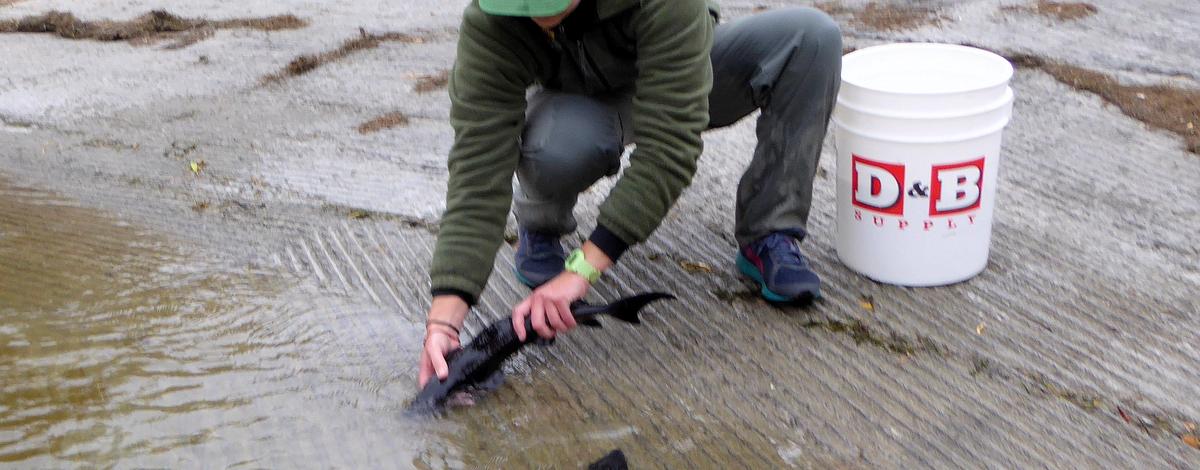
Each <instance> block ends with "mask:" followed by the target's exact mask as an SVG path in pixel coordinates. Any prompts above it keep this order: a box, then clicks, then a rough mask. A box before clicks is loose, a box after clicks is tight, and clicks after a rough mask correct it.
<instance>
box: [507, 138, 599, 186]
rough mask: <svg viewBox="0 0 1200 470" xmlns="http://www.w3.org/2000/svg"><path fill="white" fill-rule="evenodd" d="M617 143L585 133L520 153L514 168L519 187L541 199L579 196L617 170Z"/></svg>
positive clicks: (556, 139)
mask: <svg viewBox="0 0 1200 470" xmlns="http://www.w3.org/2000/svg"><path fill="white" fill-rule="evenodd" d="M621 151H622V146H621V143H620V141H619V139H614V138H612V137H610V136H602V135H597V134H592V135H588V133H563V134H558V135H556V136H554V137H552V138H550V139H548V140H545V141H543V142H542V144H541V145H540V146H539V147H538V148H535V149H524V150H523V151H522V155H521V161H520V163H519V164H518V166H517V178H518V179H519V180H520V182H521V185H522V186H523V187H525V188H527V189H530V190H532V192H534V193H536V194H539V195H542V196H545V197H557V196H569V195H574V194H579V193H581V192H583V191H584V190H586V189H587V188H588V187H590V186H591V185H592V184H593V183H595V182H596V181H597V180H599V179H600V178H602V177H604V176H605V175H611V174H615V173H616V170H618V169H619V168H620V158H621Z"/></svg>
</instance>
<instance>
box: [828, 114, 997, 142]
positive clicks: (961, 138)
mask: <svg viewBox="0 0 1200 470" xmlns="http://www.w3.org/2000/svg"><path fill="white" fill-rule="evenodd" d="M830 120H831V121H833V123H834V124H835V125H837V127H840V128H842V129H844V130H846V131H847V132H850V133H853V134H857V135H859V136H862V137H866V138H868V139H874V140H878V141H882V142H891V143H896V144H946V143H953V142H965V141H968V140H972V139H978V138H980V137H984V136H988V135H992V134H995V133H997V132H1001V131H1003V130H1004V128H1005V127H1008V123H1009V122H1010V121H1012V115H1011V114H1009V115H1008V116H1005V118H1004V119H1003V120H1001V121H1000V122H999V123H997V124H992V125H990V126H988V127H985V128H983V129H981V130H977V131H971V132H964V133H962V134H958V135H952V136H949V137H927V138H915V137H908V138H904V137H885V136H882V135H879V134H875V133H872V132H864V131H863V130H861V129H859V128H857V127H854V126H847V125H846V124H845V123H843V122H842V120H841V119H838V117H837V116H833V117H831V118H830Z"/></svg>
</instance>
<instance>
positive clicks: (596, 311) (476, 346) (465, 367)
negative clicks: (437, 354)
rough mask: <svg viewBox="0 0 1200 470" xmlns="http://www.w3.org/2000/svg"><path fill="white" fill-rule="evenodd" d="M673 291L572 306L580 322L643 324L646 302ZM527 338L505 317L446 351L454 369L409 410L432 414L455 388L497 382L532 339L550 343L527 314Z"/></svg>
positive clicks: (427, 388) (431, 384)
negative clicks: (610, 319)
mask: <svg viewBox="0 0 1200 470" xmlns="http://www.w3.org/2000/svg"><path fill="white" fill-rule="evenodd" d="M674 298H675V296H673V295H671V294H664V293H660V292H653V293H649V294H640V295H635V296H632V297H626V298H624V299H621V300H618V301H616V302H613V303H611V304H608V305H587V304H584V303H582V302H576V303H575V304H572V306H571V313H572V314H573V315H575V321H576V323H578V324H579V325H582V326H587V327H592V328H597V327H600V322H599V321H597V319H596V317H597V316H599V315H611V316H613V317H615V318H616V319H618V320H621V321H623V322H626V323H632V324H635V325H636V324H640V323H641V320H639V319H638V312H639V311H641V309H642V307H645V306H646V304H649V303H650V302H653V301H655V300H660V299H674ZM525 331H526V332H528V334H526V336H525V341H524V342H522V341H521V340H520V339H518V338H517V332H516V331H514V330H513V327H512V319H511V318H502V319H500V320H497V321H496V322H495V323H492V324H491V325H488V326H487V327H486V328H484V329H483V330H482V331H480V332H479V334H477V335H475V338H473V339H471V342H470V343H467V345H466V346H463V347H462V348H461V349H456V350H454V351H450V353H448V354H446V365H447V366H448V368H449V369H450V373H449V375H448V376H447V377H446V380H437V377H434V378H432V379H430V380H429V382H426V383H425V388H424V389H422V390H421V393H419V394H417V397H416V398H415V399H413V402H412V404H411V405H409V407H408V410H409V412H410V413H418V414H429V413H432V412H434V411H437V410H438V409H440V408H441V407H442V406H443V405H445V403H446V400H447V399H449V398H450V397H451V396H452V395H453V394H454V393H455V392H459V391H465V390H468V389H470V388H472V387H473V386H475V385H478V384H484V383H489V382H491V383H495V376H496V374H498V373H500V371H501V370H500V368H501V366H502V365H504V361H506V360H508V358H510V357H512V355H513V354H516V352H517V351H520V350H521V348H523V347H525V345H526V344H529V343H538V344H547V343H548V342H547V341H545V340H543V339H542V338H541V337H540V336H538V334H537V332H535V331H533V321H532V320H530V319H529V318H528V317H526V318H525Z"/></svg>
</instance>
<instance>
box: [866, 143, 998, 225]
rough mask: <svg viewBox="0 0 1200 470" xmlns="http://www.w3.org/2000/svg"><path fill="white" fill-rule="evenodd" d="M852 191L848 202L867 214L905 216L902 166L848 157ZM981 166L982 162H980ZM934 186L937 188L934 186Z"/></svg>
mask: <svg viewBox="0 0 1200 470" xmlns="http://www.w3.org/2000/svg"><path fill="white" fill-rule="evenodd" d="M851 157H852V158H853V166H852V169H851V172H852V173H853V174H852V175H851V178H852V179H853V184H854V189H853V191H852V193H851V201H852V202H853V203H854V205H855V206H858V207H861V208H863V209H867V210H869V211H874V212H881V213H884V214H891V215H897V216H902V215H904V191H902V190H901V185H902V184H903V182H904V165H898V164H893V163H882V162H877V161H873V160H868V159H866V158H863V157H860V156H858V155H853V154H852V155H851ZM979 164H980V166H982V165H983V161H982V160H981V161H980V162H979ZM935 187H936V186H935Z"/></svg>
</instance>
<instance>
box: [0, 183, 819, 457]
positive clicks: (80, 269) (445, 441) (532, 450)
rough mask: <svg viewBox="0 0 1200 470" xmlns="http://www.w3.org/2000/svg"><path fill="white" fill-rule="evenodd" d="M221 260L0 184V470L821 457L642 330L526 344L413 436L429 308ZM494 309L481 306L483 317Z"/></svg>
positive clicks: (649, 321)
mask: <svg viewBox="0 0 1200 470" xmlns="http://www.w3.org/2000/svg"><path fill="white" fill-rule="evenodd" d="M402 236H403V235H402ZM404 242H408V243H412V244H413V245H414V246H423V245H424V244H427V243H426V242H428V240H427V239H425V238H420V237H415V236H414V237H413V238H412V239H403V240H402V243H404ZM231 251H238V250H231ZM242 251H245V250H242ZM230 257H231V256H229V255H227V254H226V253H223V252H222V251H221V250H214V249H212V248H211V247H199V246H192V245H189V244H188V243H186V242H182V241H179V240H178V239H174V238H171V237H167V236H165V235H163V234H159V233H152V232H149V231H147V230H144V229H140V228H138V226H137V225H136V224H129V223H125V222H122V221H121V220H120V218H119V217H116V216H114V215H112V214H107V213H101V212H96V211H95V210H93V209H89V208H87V207H85V206H84V205H83V204H81V203H79V202H77V201H71V200H68V199H65V198H62V197H59V196H56V195H53V194H50V193H46V192H44V191H38V190H30V189H22V188H16V187H13V186H12V185H5V183H4V180H3V179H0V467H4V466H13V467H17V468H61V467H79V466H83V467H100V468H105V467H111V468H143V467H167V468H314V467H316V468H529V467H538V466H546V465H550V466H553V467H556V468H582V467H585V466H586V465H587V464H588V463H589V462H591V461H594V460H596V459H598V458H599V457H601V456H603V455H605V454H606V453H608V452H609V451H611V450H613V449H617V448H620V449H622V450H623V451H624V452H625V453H626V455H628V456H629V458H630V460H631V463H632V464H633V465H634V468H697V467H701V468H720V467H725V468H728V467H729V466H753V467H764V466H765V467H775V466H781V465H786V464H789V463H790V464H793V465H795V464H797V463H804V462H806V461H808V460H809V459H810V457H808V456H810V455H812V452H814V451H820V449H812V448H806V447H803V446H804V445H805V444H804V443H803V442H804V441H801V444H796V443H795V440H794V439H793V438H791V437H790V436H788V435H787V434H786V433H781V432H779V431H778V429H779V428H778V426H776V425H775V423H774V421H773V419H774V418H768V415H767V414H766V413H759V412H747V411H746V407H745V406H743V405H744V404H742V403H741V399H740V398H738V395H737V394H736V393H735V394H733V395H729V396H723V395H721V394H715V395H714V394H713V393H712V392H713V390H716V389H718V388H729V387H730V380H731V379H730V378H729V377H728V375H727V373H726V372H723V371H722V370H720V369H719V368H705V369H692V368H690V367H686V366H680V365H679V364H678V363H677V361H676V362H673V360H672V359H671V358H670V357H666V358H663V357H661V356H662V355H663V354H664V353H663V350H662V347H661V345H658V346H655V345H651V344H648V343H647V342H645V341H644V338H645V336H639V335H649V334H659V335H662V334H666V335H674V334H678V333H679V332H677V331H676V328H678V327H677V326H672V325H669V324H667V323H664V322H663V319H662V318H658V317H656V316H655V314H654V313H651V314H650V316H649V317H648V318H646V319H645V320H646V323H645V324H644V325H642V326H641V327H638V328H640V330H637V331H635V330H634V329H632V328H631V327H629V326H625V325H610V326H608V327H606V328H605V329H603V330H586V332H579V333H576V334H572V335H568V336H567V337H564V338H560V339H559V340H558V342H557V343H556V345H555V346H553V347H552V348H551V349H548V350H538V349H537V348H534V351H532V352H533V353H532V354H521V355H519V356H518V357H517V359H516V360H514V361H512V362H511V364H510V365H509V369H510V373H509V374H508V381H507V383H505V384H503V385H502V386H501V387H500V388H499V389H498V390H496V391H494V392H492V393H490V394H489V395H486V396H483V397H479V398H478V400H477V404H476V405H475V406H474V407H471V408H455V409H451V410H450V411H449V412H448V413H447V414H445V415H444V416H441V417H437V418H414V417H412V416H409V415H406V414H405V413H404V409H405V405H407V403H408V402H409V401H410V400H411V398H412V397H413V396H414V395H415V393H416V390H415V384H414V381H415V375H416V371H415V367H414V366H415V364H414V362H415V361H414V359H415V358H416V357H417V351H418V348H419V346H420V343H421V335H422V334H423V328H422V325H421V324H420V323H419V322H417V321H414V320H411V319H410V318H409V317H412V315H413V314H414V312H417V313H420V312H419V311H422V309H423V308H424V307H423V305H427V303H426V302H428V299H426V298H418V299H412V302H413V304H412V306H411V308H409V309H408V310H410V311H408V312H397V311H395V309H388V308H385V307H383V306H380V305H378V304H375V303H371V302H370V301H369V299H367V298H365V297H364V296H356V295H353V293H349V294H348V293H344V292H335V291H331V290H330V289H328V288H326V287H322V286H321V285H320V283H319V282H315V281H314V280H313V279H310V278H305V277H303V276H298V275H296V274H293V273H291V272H288V271H286V270H284V269H282V268H274V267H269V266H258V265H255V264H252V263H247V262H246V261H244V260H236V259H227V258H230ZM411 261H412V262H417V261H415V260H411ZM524 292H526V291H524V290H520V289H518V290H516V291H512V292H509V293H507V294H505V295H507V296H509V297H512V296H519V295H521V294H522V293H524ZM502 303H503V302H502V301H499V300H497V297H495V296H494V295H493V296H485V298H484V299H483V302H482V304H481V305H480V308H479V310H480V314H481V315H483V316H484V318H481V320H484V321H487V319H494V318H498V316H497V315H496V314H495V313H492V312H503V311H507V309H508V307H507V306H506V305H501V304H502ZM651 310H653V309H651ZM405 314H407V315H408V317H405ZM476 325H478V323H476ZM673 332H674V333H673ZM684 334H685V335H686V332H684ZM696 346H697V345H695V344H685V343H679V344H678V345H677V347H679V348H682V349H680V350H679V351H677V352H668V354H669V355H670V354H678V353H683V352H684V351H690V352H688V353H687V354H693V353H695V351H693V350H694V349H695V347H696ZM681 357H682V356H681ZM680 367H684V368H685V369H687V370H681V369H680ZM676 374H679V375H676ZM767 380H770V378H769V377H768V378H762V379H761V380H758V382H761V383H758V382H753V381H750V382H748V381H745V380H743V381H741V382H739V384H738V387H737V388H736V390H741V389H743V388H745V389H747V390H749V389H759V390H761V389H764V388H765V387H767V386H768V385H770V384H768V383H767ZM770 387H774V385H770ZM797 445H800V446H801V447H797ZM830 462H832V463H838V462H836V461H830ZM830 462H826V463H830ZM821 466H827V465H821Z"/></svg>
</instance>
